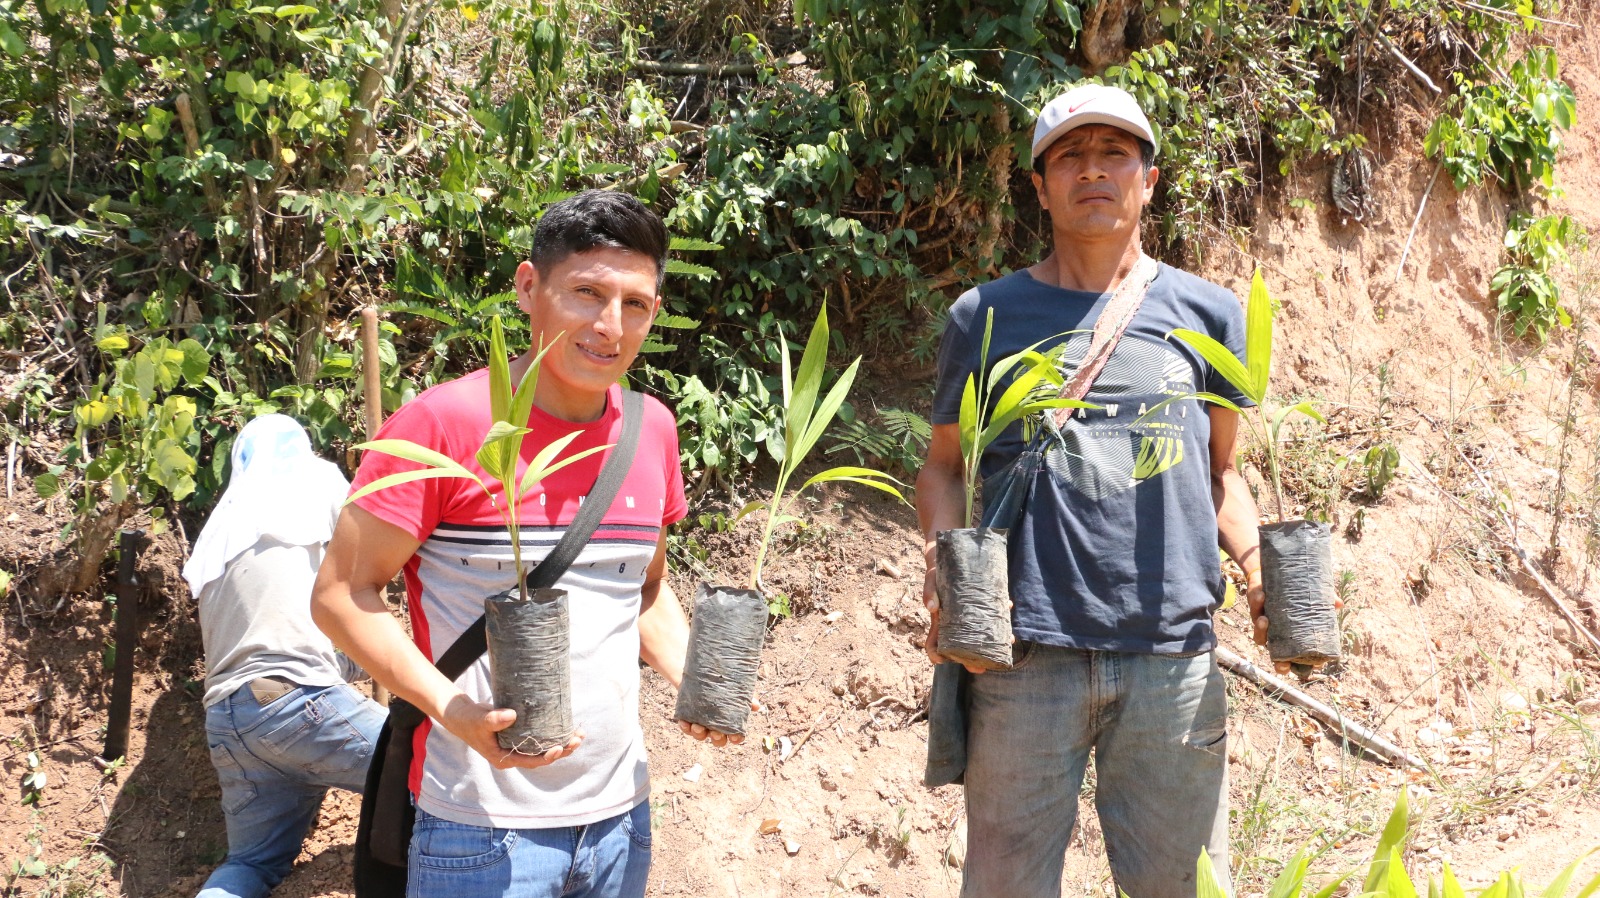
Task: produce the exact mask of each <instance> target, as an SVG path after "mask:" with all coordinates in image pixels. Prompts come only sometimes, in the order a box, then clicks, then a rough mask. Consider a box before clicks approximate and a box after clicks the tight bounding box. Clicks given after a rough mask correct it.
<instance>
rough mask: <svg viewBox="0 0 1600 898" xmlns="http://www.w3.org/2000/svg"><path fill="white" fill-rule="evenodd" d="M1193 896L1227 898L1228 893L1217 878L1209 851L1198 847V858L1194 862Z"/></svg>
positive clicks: (1198, 897)
mask: <svg viewBox="0 0 1600 898" xmlns="http://www.w3.org/2000/svg"><path fill="white" fill-rule="evenodd" d="M1194 894H1195V898H1228V893H1227V891H1226V890H1224V889H1223V888H1222V883H1221V882H1219V881H1218V880H1217V868H1216V866H1215V865H1214V864H1212V863H1211V853H1210V852H1208V851H1206V850H1205V849H1204V848H1201V849H1200V859H1199V860H1198V861H1196V862H1195V877H1194Z"/></svg>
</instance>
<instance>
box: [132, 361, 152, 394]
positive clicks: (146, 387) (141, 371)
mask: <svg viewBox="0 0 1600 898" xmlns="http://www.w3.org/2000/svg"><path fill="white" fill-rule="evenodd" d="M133 386H134V389H136V390H138V391H139V398H140V399H142V400H144V401H145V402H149V401H150V400H152V399H154V398H155V397H156V365H155V362H154V361H152V360H151V358H150V355H149V354H148V353H144V352H141V353H139V354H138V355H136V356H134V357H133Z"/></svg>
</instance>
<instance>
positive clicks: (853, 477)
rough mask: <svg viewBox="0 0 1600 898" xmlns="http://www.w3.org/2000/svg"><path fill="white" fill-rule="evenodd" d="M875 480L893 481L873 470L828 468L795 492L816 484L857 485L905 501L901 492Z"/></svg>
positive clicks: (881, 481)
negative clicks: (880, 491)
mask: <svg viewBox="0 0 1600 898" xmlns="http://www.w3.org/2000/svg"><path fill="white" fill-rule="evenodd" d="M854 471H862V472H864V473H861V474H856V473H851V472H854ZM877 478H885V479H889V480H893V479H894V478H892V477H889V475H887V474H883V473H880V472H878V471H873V470H869V469H866V468H849V467H840V468H830V469H829V470H826V471H823V472H822V473H820V474H818V475H816V476H815V477H812V478H811V479H810V480H807V481H806V482H805V483H804V484H801V486H800V490H797V491H796V492H797V493H798V492H801V491H804V490H805V488H806V487H808V486H813V485H815V484H818V483H841V482H846V483H859V484H861V485H862V486H870V487H872V488H873V489H875V490H882V491H883V492H886V493H888V494H889V495H891V496H893V497H895V498H896V499H899V500H900V501H901V502H904V501H906V497H905V496H904V495H902V494H901V492H900V491H899V490H898V489H895V488H894V486H892V485H891V484H888V483H884V482H883V480H880V479H877ZM899 482H900V481H898V480H896V481H895V483H899ZM901 485H902V486H903V485H904V484H901Z"/></svg>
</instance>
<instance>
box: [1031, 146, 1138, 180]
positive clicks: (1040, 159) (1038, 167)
mask: <svg viewBox="0 0 1600 898" xmlns="http://www.w3.org/2000/svg"><path fill="white" fill-rule="evenodd" d="M1057 139H1058V140H1059V139H1060V138H1057ZM1134 140H1137V141H1138V142H1139V165H1140V166H1141V167H1142V168H1143V169H1144V171H1145V174H1149V173H1150V167H1151V166H1152V165H1155V164H1156V145H1155V144H1153V143H1151V142H1150V141H1148V140H1145V139H1144V138H1143V137H1134ZM1047 149H1048V148H1047ZM1033 173H1034V174H1036V175H1038V176H1039V177H1041V178H1042V177H1044V153H1040V154H1039V155H1037V156H1035V157H1033Z"/></svg>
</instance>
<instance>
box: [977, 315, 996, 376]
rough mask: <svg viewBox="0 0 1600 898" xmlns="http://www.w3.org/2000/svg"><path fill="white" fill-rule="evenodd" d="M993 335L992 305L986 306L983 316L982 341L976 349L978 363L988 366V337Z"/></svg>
mask: <svg viewBox="0 0 1600 898" xmlns="http://www.w3.org/2000/svg"><path fill="white" fill-rule="evenodd" d="M993 336H994V306H990V307H989V308H988V311H987V314H985V315H984V318H983V343H982V345H981V346H980V348H979V350H978V365H979V367H980V368H988V367H989V339H990V338H991V337H993Z"/></svg>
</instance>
